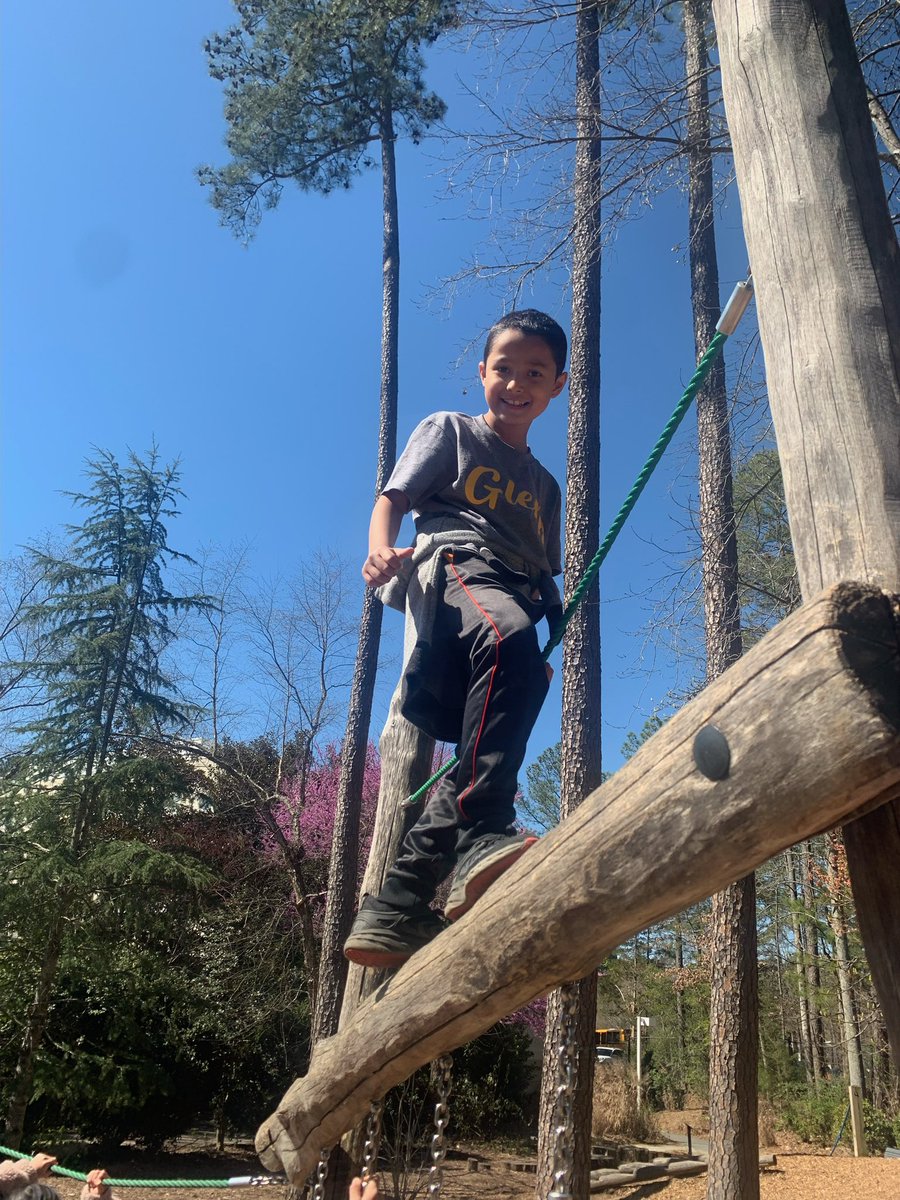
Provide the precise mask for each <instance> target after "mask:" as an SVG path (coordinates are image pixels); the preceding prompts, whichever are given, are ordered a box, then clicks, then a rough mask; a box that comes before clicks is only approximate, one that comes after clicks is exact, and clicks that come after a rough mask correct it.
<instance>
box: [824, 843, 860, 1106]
mask: <svg viewBox="0 0 900 1200" xmlns="http://www.w3.org/2000/svg"><path fill="white" fill-rule="evenodd" d="M841 849H842V843H841V835H840V833H839V832H838V833H832V834H829V835H828V884H829V889H830V891H831V915H830V925H831V932H832V934H833V935H834V965H835V969H836V971H837V977H838V995H839V997H840V1002H841V1033H842V1041H843V1045H844V1058H845V1061H846V1063H847V1078H848V1080H849V1081H850V1084H851V1085H852V1086H853V1087H858V1088H859V1090H860V1092H861V1093H862V1094H863V1095H865V1090H866V1078H865V1072H864V1070H863V1056H862V1038H861V1036H860V1031H859V1018H858V1016H857V1011H856V1002H855V999H854V996H853V967H852V963H851V960H850V946H849V939H848V937H847V905H846V899H845V888H844V883H843V877H844V872H843V871H842V869H841V868H842V866H844V865H845V864H844V863H842V861H841V859H842V854H841Z"/></svg>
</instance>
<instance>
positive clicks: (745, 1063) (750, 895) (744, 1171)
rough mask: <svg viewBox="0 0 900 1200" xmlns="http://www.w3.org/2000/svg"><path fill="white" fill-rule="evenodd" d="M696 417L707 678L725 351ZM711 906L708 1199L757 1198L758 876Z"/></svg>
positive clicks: (696, 179) (710, 266) (715, 613)
mask: <svg viewBox="0 0 900 1200" xmlns="http://www.w3.org/2000/svg"><path fill="white" fill-rule="evenodd" d="M683 11H684V46H685V75H686V80H687V101H688V172H689V174H688V214H689V215H688V220H689V238H690V265H691V302H692V306H693V316H694V340H695V346H696V350H697V355H698V357H699V355H700V354H702V353H703V351H704V350H705V349H706V347H707V346H708V345H709V343H710V341H712V338H713V336H714V334H715V326H716V321H717V320H718V318H719V268H718V260H717V256H716V241H715V222H714V214H713V202H714V201H713V170H712V154H711V151H710V123H709V92H708V88H707V72H708V70H709V55H708V50H707V43H706V20H707V17H708V5H707V3H706V2H705V0H685V3H684V9H683ZM697 426H698V445H699V476H700V482H699V492H700V536H701V542H702V553H703V596H704V611H705V624H706V678H707V682H710V681H711V680H713V679H715V678H717V677H718V676H719V675H721V674H722V672H723V671H725V670H726V669H727V668H728V667H729V666H731V665H732V663H734V662H736V661H737V659H738V658H739V657H740V655H741V629H740V605H739V601H738V586H737V579H738V576H737V538H736V533H735V522H734V502H733V497H732V470H731V438H730V431H729V424H728V404H727V396H726V390H725V366H724V363H723V362H722V359H721V358H719V359H718V361H717V362H716V364H715V366H714V367H713V369H712V371H711V373H710V376H709V379H708V382H707V383H706V385H705V387H704V388H703V389H702V391H701V392H700V394H699V396H698V398H697ZM712 912H713V922H712V924H713V941H712V954H711V959H712V980H711V982H712V992H711V998H710V1075H709V1121H710V1137H709V1143H710V1154H709V1177H708V1183H707V1196H708V1197H709V1198H710V1200H738V1198H740V1200H754V1198H755V1197H758V1196H759V1167H758V1161H757V1160H758V1141H759V1134H758V1129H757V1095H756V1088H757V1079H756V1075H757V1060H758V1054H759V1040H758V1039H759V1033H758V1014H757V986H758V985H757V960H756V884H755V879H754V877H753V876H752V875H751V876H748V877H747V878H746V879H742V880H739V881H738V882H737V883H735V884H733V885H732V886H731V887H730V888H728V889H726V891H724V892H721V893H720V894H719V895H717V896H715V897H714V898H713V910H712Z"/></svg>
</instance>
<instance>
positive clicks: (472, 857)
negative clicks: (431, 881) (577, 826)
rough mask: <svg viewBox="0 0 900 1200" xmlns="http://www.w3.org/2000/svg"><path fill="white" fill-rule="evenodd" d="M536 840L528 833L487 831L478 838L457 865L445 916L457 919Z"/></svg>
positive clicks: (449, 918)
mask: <svg viewBox="0 0 900 1200" xmlns="http://www.w3.org/2000/svg"><path fill="white" fill-rule="evenodd" d="M536 841H537V838H536V837H532V836H530V835H528V834H515V835H512V836H510V835H509V834H506V833H488V834H485V836H484V837H483V838H479V839H478V841H477V842H476V843H475V845H474V846H473V847H472V849H471V850H470V851H469V852H468V853H467V854H464V855H463V857H462V858H461V859H460V863H459V866H458V867H457V868H456V874H455V875H454V877H453V886H452V887H451V888H450V895H449V896H448V897H447V903H446V904H445V905H444V916H445V917H446V918H447V920H448V921H458V920H459V918H460V917H461V916H462V915H463V913H467V912H468V911H469V909H470V908H471V907H472V905H473V904H474V903H475V901H476V900H478V899H480V897H481V896H483V895H484V893H485V892H486V891H487V890H488V888H489V887H490V886H491V884H492V883H493V882H494V880H495V879H499V877H500V876H501V875H502V874H503V872H504V871H506V870H507V869H508V868H509V867H511V866H512V865H513V863H514V862H515V861H516V860H517V859H519V858H521V857H522V855H523V854H524V853H525V851H526V850H527V849H528V847H529V846H533V845H534V843H535V842H536Z"/></svg>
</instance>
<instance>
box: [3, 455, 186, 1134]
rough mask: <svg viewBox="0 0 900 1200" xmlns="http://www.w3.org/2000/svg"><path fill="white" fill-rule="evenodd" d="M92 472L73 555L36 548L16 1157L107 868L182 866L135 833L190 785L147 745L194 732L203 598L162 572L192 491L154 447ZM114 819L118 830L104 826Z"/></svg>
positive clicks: (26, 742) (15, 837)
mask: <svg viewBox="0 0 900 1200" xmlns="http://www.w3.org/2000/svg"><path fill="white" fill-rule="evenodd" d="M87 475H88V478H89V480H90V487H89V489H88V490H87V491H86V492H82V493H75V494H72V496H71V498H72V500H73V502H74V503H75V505H76V506H78V507H80V508H83V509H86V510H87V516H86V517H85V519H84V521H83V522H82V524H81V525H71V526H69V527H68V529H67V532H68V553H67V554H65V555H62V556H58V555H54V554H51V553H49V552H47V551H43V550H39V549H36V548H32V549H31V550H30V551H29V555H30V557H31V559H32V561H33V564H34V565H35V567H36V568H37V569H39V571H40V573H41V574H42V576H43V579H44V582H45V587H46V596H45V597H44V598H43V599H42V600H41V601H40V602H39V603H37V604H35V605H33V606H32V607H31V608H30V609H29V610H28V611H27V612H26V614H25V617H24V619H25V621H26V623H27V624H28V625H30V626H31V627H32V628H33V629H34V630H35V631H36V634H37V636H36V638H35V641H34V649H35V657H34V659H33V660H32V661H31V662H30V663H28V664H27V665H26V668H25V669H26V670H27V672H28V674H29V676H30V677H31V678H33V679H35V680H36V681H37V682H38V684H39V685H40V687H41V695H42V704H41V710H40V712H39V715H38V716H37V717H36V718H35V719H34V720H32V721H31V722H29V723H28V724H26V725H22V726H20V727H19V728H18V729H17V730H16V731H15V734H16V738H15V742H14V749H13V751H12V752H11V753H10V754H9V755H8V756H7V757H6V759H5V762H4V766H5V770H4V772H3V777H4V778H3V784H4V786H3V794H2V806H3V809H2V825H3V828H4V830H5V831H6V832H7V833H8V834H9V842H8V843H7V844H6V845H5V847H4V849H5V850H6V853H7V854H8V855H9V856H10V860H11V859H13V858H14V859H15V860H16V861H15V865H14V866H11V869H13V870H14V871H15V878H16V879H17V883H18V886H19V891H20V893H21V894H22V895H23V896H27V897H28V898H29V900H30V903H31V906H32V911H31V913H30V916H29V918H28V920H29V925H30V932H31V935H32V943H31V944H32V946H33V947H34V956H33V960H32V962H31V963H30V967H31V971H30V972H29V973H33V974H34V976H35V981H34V994H33V998H32V1001H31V1004H30V1007H29V1009H28V1012H27V1014H26V1016H25V1019H24V1021H23V1035H22V1040H21V1044H20V1048H19V1054H18V1061H17V1065H16V1070H15V1080H14V1083H13V1087H12V1090H11V1093H10V1099H9V1105H8V1111H7V1123H6V1140H7V1142H8V1143H9V1144H10V1145H12V1146H14V1147H15V1146H17V1145H18V1144H19V1140H20V1139H21V1136H22V1131H23V1124H24V1118H25V1112H26V1109H27V1106H28V1104H29V1101H30V1097H31V1086H32V1079H33V1074H34V1059H35V1055H36V1054H37V1053H38V1051H39V1049H40V1045H41V1042H42V1040H43V1037H44V1034H45V1031H46V1027H47V1023H48V1019H49V1012H50V1004H51V1001H52V998H53V992H54V984H55V980H56V977H57V971H58V967H59V961H60V956H61V953H62V951H63V949H64V943H69V942H71V941H72V940H73V939H77V937H78V931H79V928H80V926H81V923H82V922H83V921H84V920H85V919H86V914H87V912H88V911H89V909H90V905H91V900H92V888H91V879H92V876H93V874H94V873H95V872H97V871H98V870H103V869H104V863H109V862H110V861H112V859H115V861H116V864H117V870H119V871H120V872H122V874H123V876H124V875H125V874H126V873H127V871H126V865H127V862H128V861H132V862H137V861H138V860H140V862H141V864H142V865H141V869H142V870H143V871H144V873H145V875H146V876H147V877H149V875H151V874H152V873H153V872H154V870H155V868H156V867H158V868H159V869H161V870H173V871H174V872H175V873H178V871H179V870H180V868H179V865H178V864H177V863H175V862H173V861H168V860H167V861H166V862H162V860H156V861H155V862H154V858H153V852H152V851H151V850H150V849H149V848H148V847H147V846H146V845H143V844H142V843H141V842H140V840H139V838H137V837H135V836H133V834H134V831H135V829H136V827H139V826H140V824H141V821H142V819H143V818H145V817H146V816H148V815H152V816H158V815H159V813H161V811H162V809H163V807H164V806H165V805H166V804H167V803H168V802H169V801H170V800H171V798H172V796H173V795H177V794H179V793H183V792H184V791H185V790H186V788H187V787H189V782H188V774H189V773H188V772H187V770H186V768H184V766H183V764H181V763H180V762H179V760H178V759H177V758H175V757H173V756H170V755H165V754H155V755H154V756H152V757H148V756H147V755H146V754H144V753H142V751H141V744H140V741H139V740H138V739H140V737H141V736H142V735H146V734H152V735H158V734H160V733H164V732H166V731H170V730H172V729H178V728H181V727H183V726H185V725H186V724H187V722H188V720H189V716H190V714H189V712H188V711H187V708H186V706H185V705H183V704H181V703H180V702H179V700H178V697H177V695H176V692H175V688H174V685H173V683H172V681H171V680H170V679H169V678H168V676H167V674H166V671H165V668H164V666H163V655H164V652H165V650H166V648H167V646H168V645H169V644H170V642H171V641H172V639H173V637H174V630H173V627H172V625H171V623H170V618H171V617H172V615H173V614H175V613H177V612H179V611H181V610H183V609H189V608H192V607H196V606H198V605H202V604H203V603H205V601H204V599H203V597H200V596H176V595H173V594H172V593H171V592H170V591H169V590H168V589H167V587H166V586H165V582H164V578H163V573H164V570H165V568H166V567H167V566H168V565H170V564H171V563H172V561H173V560H175V559H178V558H185V557H186V556H185V555H181V554H179V553H178V552H177V551H175V550H173V549H172V548H171V547H170V546H169V544H168V533H167V529H166V522H167V521H168V520H169V519H171V518H172V517H174V516H176V515H177V508H176V504H177V501H178V498H179V497H180V496H181V494H182V493H181V491H180V489H179V487H178V478H179V473H178V466H177V464H172V465H169V466H162V465H161V464H160V462H159V455H158V451H157V450H156V448H155V447H154V448H153V449H152V450H151V451H150V453H149V454H148V455H147V457H146V458H145V459H140V458H138V457H137V456H136V455H134V454H131V455H129V459H128V463H127V464H126V465H125V466H121V465H120V464H119V463H118V462H117V460H116V459H115V458H114V457H113V455H112V454H110V453H108V452H104V451H101V452H99V453H98V454H97V456H96V457H95V458H94V459H92V460H91V461H89V463H88V466H87ZM110 825H116V826H117V827H118V828H119V830H120V833H119V835H118V836H116V837H114V836H111V835H109V834H108V833H107V832H105V830H106V829H108V827H109V826H110ZM100 843H102V845H101V844H100ZM187 875H188V876H189V875H190V872H189V871H188V873H187ZM184 881H185V883H186V885H187V886H190V880H189V878H188V877H187V876H186V877H185V880H184Z"/></svg>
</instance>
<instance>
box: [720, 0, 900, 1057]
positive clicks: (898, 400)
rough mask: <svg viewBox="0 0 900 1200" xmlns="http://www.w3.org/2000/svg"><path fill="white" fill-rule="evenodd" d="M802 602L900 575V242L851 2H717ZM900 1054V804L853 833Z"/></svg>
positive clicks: (867, 932)
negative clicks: (837, 586) (846, 584)
mask: <svg viewBox="0 0 900 1200" xmlns="http://www.w3.org/2000/svg"><path fill="white" fill-rule="evenodd" d="M713 14H714V17H715V21H716V31H717V40H718V48H719V57H720V62H721V67H722V87H723V94H724V99H725V108H726V112H727V115H728V124H729V128H730V131H731V138H732V145H733V149H734V160H735V169H736V174H737V181H738V187H739V189H740V194H741V208H742V214H743V223H744V233H745V236H746V240H747V247H748V249H749V251H750V261H751V263H752V266H753V278H754V284H755V287H756V298H757V310H758V314H759V327H760V336H761V339H762V344H763V350H764V352H765V358H766V377H767V382H768V391H769V403H770V405H771V408H772V415H773V418H774V421H775V430H776V434H777V437H778V451H779V455H780V457H781V465H782V472H783V475H784V483H785V494H786V497H787V505H788V512H789V515H790V523H791V535H792V539H793V544H794V552H795V555H796V559H797V569H798V572H799V575H800V584H801V589H802V593H803V596H804V598H806V599H809V598H810V597H811V596H813V595H815V594H816V593H817V592H818V591H819V590H820V589H821V588H823V587H827V586H829V585H830V584H832V583H834V582H836V581H837V580H839V579H851V578H852V579H860V580H865V581H867V582H869V583H874V584H877V585H878V586H879V587H884V588H887V589H889V590H891V591H896V590H898V588H900V246H898V243H897V237H896V233H895V231H894V229H893V228H892V226H891V221H890V215H889V213H888V207H887V202H886V200H885V194H884V186H883V182H882V178H881V171H880V164H879V161H878V155H877V151H876V146H875V139H874V135H873V132H872V123H871V119H870V112H869V104H868V96H867V93H866V89H865V85H864V82H863V78H862V73H861V71H860V68H859V63H858V62H857V58H856V49H855V46H854V44H853V36H852V32H851V29H850V22H849V18H848V16H847V9H846V5H845V4H844V3H841V2H839V0H713ZM845 841H846V845H847V857H848V861H849V865H850V875H851V880H852V883H853V892H854V897H855V900H856V906H857V912H858V916H859V926H860V932H861V933H862V937H863V941H864V943H865V947H866V952H867V955H868V959H869V963H870V966H871V968H872V975H873V979H874V982H875V986H876V989H877V992H878V996H879V999H880V1001H881V1005H882V1009H883V1011H884V1015H885V1021H886V1024H887V1027H888V1031H889V1036H890V1040H891V1045H892V1048H893V1052H894V1058H895V1061H896V1062H897V1063H898V1064H900V986H898V982H900V981H898V975H900V967H898V962H900V947H898V937H900V935H898V930H900V872H898V871H897V863H898V861H900V803H898V805H896V806H895V807H894V809H893V812H892V813H887V812H885V813H879V814H878V816H877V818H872V819H870V818H866V819H864V820H863V821H861V822H859V823H858V824H857V825H855V826H854V827H853V828H848V829H847V830H846V831H845Z"/></svg>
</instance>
